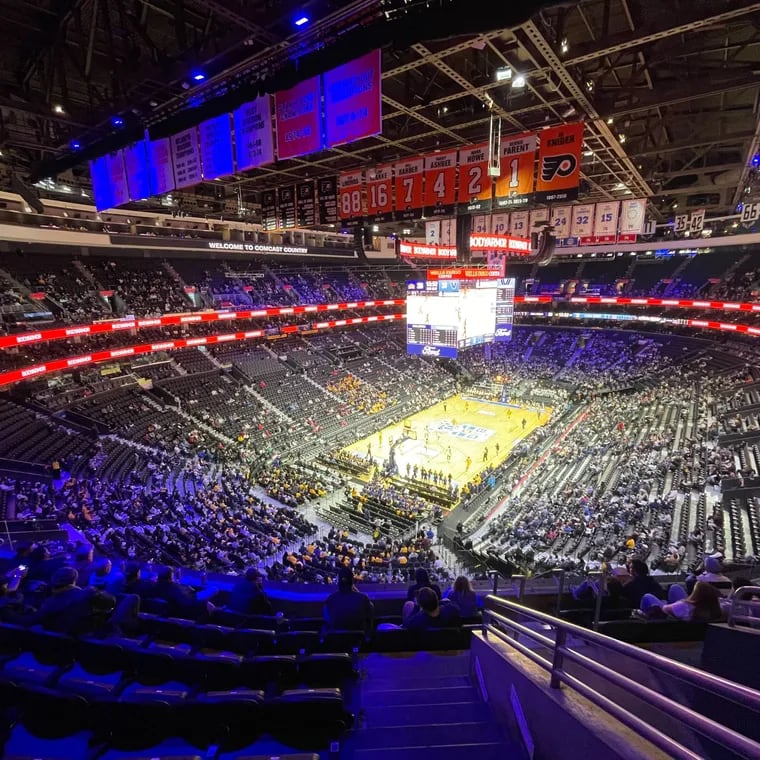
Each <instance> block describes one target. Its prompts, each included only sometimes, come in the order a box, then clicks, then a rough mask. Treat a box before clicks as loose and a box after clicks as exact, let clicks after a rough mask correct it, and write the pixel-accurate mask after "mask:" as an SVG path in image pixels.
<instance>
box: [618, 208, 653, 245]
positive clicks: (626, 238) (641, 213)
mask: <svg viewBox="0 0 760 760" xmlns="http://www.w3.org/2000/svg"><path fill="white" fill-rule="evenodd" d="M646 216H647V202H646V199H644V198H641V199H631V200H628V201H623V203H622V208H621V210H620V234H619V235H618V241H619V242H621V243H635V242H636V238H637V237H638V236H639V235H641V233H642V232H643V231H644V222H645V221H646Z"/></svg>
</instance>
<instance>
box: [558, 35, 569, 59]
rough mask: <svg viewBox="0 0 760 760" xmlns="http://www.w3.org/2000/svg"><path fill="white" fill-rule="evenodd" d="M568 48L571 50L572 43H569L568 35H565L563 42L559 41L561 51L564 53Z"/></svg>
mask: <svg viewBox="0 0 760 760" xmlns="http://www.w3.org/2000/svg"><path fill="white" fill-rule="evenodd" d="M568 50H570V45H568V44H567V37H563V38H562V42H560V43H559V52H560V53H562V55H564V54H565V53H567V51H568Z"/></svg>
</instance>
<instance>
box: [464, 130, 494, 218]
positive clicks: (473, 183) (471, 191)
mask: <svg viewBox="0 0 760 760" xmlns="http://www.w3.org/2000/svg"><path fill="white" fill-rule="evenodd" d="M488 163H489V161H488V143H483V144H482V145H474V146H473V147H472V148H463V149H462V150H460V151H459V193H458V194H457V201H458V202H459V209H458V210H459V213H464V214H473V213H483V212H486V211H490V210H491V192H492V187H493V181H492V179H491V177H490V176H489V175H488Z"/></svg>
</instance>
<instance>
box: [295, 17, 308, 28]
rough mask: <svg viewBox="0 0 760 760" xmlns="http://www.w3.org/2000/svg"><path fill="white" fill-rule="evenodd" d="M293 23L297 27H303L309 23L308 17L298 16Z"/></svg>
mask: <svg viewBox="0 0 760 760" xmlns="http://www.w3.org/2000/svg"><path fill="white" fill-rule="evenodd" d="M293 23H294V24H295V25H296V26H298V27H301V26H305V25H306V24H308V23H309V17H308V16H299V17H298V18H297V19H296V20H295V21H294V22H293Z"/></svg>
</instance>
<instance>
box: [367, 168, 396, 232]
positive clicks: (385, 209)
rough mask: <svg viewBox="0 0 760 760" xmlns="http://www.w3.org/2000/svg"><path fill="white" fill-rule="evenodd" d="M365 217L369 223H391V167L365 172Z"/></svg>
mask: <svg viewBox="0 0 760 760" xmlns="http://www.w3.org/2000/svg"><path fill="white" fill-rule="evenodd" d="M367 216H368V217H369V219H370V221H371V222H373V223H375V224H378V223H380V222H392V221H393V167H392V166H391V164H386V165H385V166H377V167H375V168H374V169H370V170H369V171H368V172H367Z"/></svg>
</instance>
